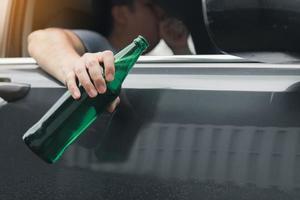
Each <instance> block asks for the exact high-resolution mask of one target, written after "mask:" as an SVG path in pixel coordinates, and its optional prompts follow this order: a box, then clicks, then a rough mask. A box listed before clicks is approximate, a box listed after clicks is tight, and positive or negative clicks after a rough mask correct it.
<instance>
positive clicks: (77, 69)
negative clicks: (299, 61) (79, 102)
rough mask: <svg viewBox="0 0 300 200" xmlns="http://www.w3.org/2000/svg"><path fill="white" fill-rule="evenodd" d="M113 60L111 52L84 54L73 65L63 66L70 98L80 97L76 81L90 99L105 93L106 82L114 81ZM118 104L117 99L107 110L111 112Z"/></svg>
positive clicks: (118, 100)
mask: <svg viewBox="0 0 300 200" xmlns="http://www.w3.org/2000/svg"><path fill="white" fill-rule="evenodd" d="M114 60H115V59H114V55H113V53H112V52H111V51H104V52H99V53H85V54H84V55H83V56H81V57H80V58H79V59H78V60H76V61H75V62H74V64H73V65H66V66H63V67H62V70H63V73H64V76H65V84H66V86H67V88H68V89H69V91H70V93H71V95H72V97H73V98H74V99H79V98H80V96H81V94H80V91H79V88H78V86H77V83H76V80H78V81H79V83H80V84H81V85H82V87H83V88H84V89H85V91H86V92H87V94H88V95H89V97H91V98H94V97H96V96H97V95H98V94H103V93H105V92H106V89H107V88H106V81H107V82H110V81H113V80H114V76H115V65H114ZM119 102H120V99H119V97H118V98H117V99H116V100H115V101H114V102H112V103H111V105H110V106H109V107H108V109H107V110H108V111H109V112H113V111H114V110H115V108H116V106H117V105H118V104H119Z"/></svg>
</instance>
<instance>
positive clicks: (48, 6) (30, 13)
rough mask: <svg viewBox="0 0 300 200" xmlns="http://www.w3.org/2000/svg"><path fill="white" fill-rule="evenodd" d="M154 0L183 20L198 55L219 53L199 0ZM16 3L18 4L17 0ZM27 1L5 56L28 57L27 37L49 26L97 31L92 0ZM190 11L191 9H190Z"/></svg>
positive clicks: (170, 13) (14, 27)
mask: <svg viewBox="0 0 300 200" xmlns="http://www.w3.org/2000/svg"><path fill="white" fill-rule="evenodd" d="M156 1H157V2H156V3H158V4H159V5H160V6H161V7H162V8H163V9H164V10H165V11H166V12H167V13H168V14H169V15H170V16H174V17H176V18H177V19H179V20H181V21H183V23H184V24H185V25H186V26H187V28H188V30H189V31H190V33H191V38H192V41H193V46H194V47H193V48H195V51H196V53H197V54H216V53H219V51H218V50H217V49H216V48H215V47H214V44H213V42H211V40H210V37H209V34H208V32H207V31H206V29H205V24H204V20H203V16H202V4H201V2H200V1H199V2H198V3H197V2H194V1H192V0H189V1H191V2H192V3H191V4H189V3H188V2H186V1H185V2H181V1H176V2H173V1H168V0H163V1H162V0H156ZM16 2H17V4H20V2H19V1H16ZM27 4H28V5H27V6H24V5H20V6H19V7H23V9H24V10H25V12H24V13H25V14H24V15H23V17H19V18H20V19H19V20H23V22H22V23H21V25H23V34H22V36H20V35H19V37H17V36H16V34H15V35H14V37H13V38H14V40H13V41H10V43H13V44H14V45H7V47H8V49H9V50H8V52H9V53H7V55H6V57H26V56H28V52H27V49H26V46H27V36H28V34H30V33H31V32H32V31H35V30H39V29H44V28H48V27H60V28H69V29H89V30H96V28H95V27H96V26H95V22H94V21H93V20H92V19H93V18H92V0H51V1H50V0H48V1H45V0H44V1H34V0H28V1H27ZM29 8H30V9H29ZM191 10H193V11H194V12H190V11H191ZM195 19H196V20H195ZM14 20H17V19H14ZM195 22H196V23H195ZM14 24H16V23H14ZM12 29H13V31H11V32H19V31H20V29H17V28H16V26H15V25H14V26H13V27H12ZM25 30H26V31H25ZM16 38H19V40H20V41H19V43H21V44H17V40H16ZM20 49H21V50H20Z"/></svg>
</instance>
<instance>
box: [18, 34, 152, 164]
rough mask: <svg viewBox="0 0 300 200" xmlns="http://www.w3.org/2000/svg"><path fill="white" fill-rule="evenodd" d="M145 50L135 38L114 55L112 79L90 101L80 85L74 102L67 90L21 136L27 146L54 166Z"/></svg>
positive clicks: (115, 93) (142, 41) (142, 42)
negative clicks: (77, 96)
mask: <svg viewBox="0 0 300 200" xmlns="http://www.w3.org/2000/svg"><path fill="white" fill-rule="evenodd" d="M147 47H148V43H147V41H146V40H145V39H144V38H143V37H142V36H138V37H137V38H136V39H135V40H134V41H133V42H132V43H131V44H130V45H128V46H127V47H126V48H124V49H123V50H121V51H120V52H119V53H118V54H116V55H115V78H114V80H113V81H112V82H108V83H107V91H106V93H104V94H102V95H98V96H97V97H96V98H89V96H88V94H87V93H86V92H85V90H84V88H83V87H82V86H80V87H79V89H80V92H81V98H80V99H79V100H74V99H73V98H72V96H71V94H70V93H69V91H67V92H66V93H65V94H64V95H63V96H62V97H61V98H60V99H59V100H58V101H57V102H56V103H55V104H54V105H53V106H52V107H51V108H50V110H49V111H48V112H47V113H46V114H45V115H44V116H43V117H42V118H41V119H40V120H39V121H38V122H37V123H36V124H35V125H34V126H33V127H31V128H30V129H29V130H28V131H27V132H26V133H25V134H24V136H23V140H24V142H25V143H26V144H27V146H28V147H29V148H30V149H31V150H32V151H33V152H34V153H36V154H37V155H38V156H39V157H40V158H42V159H43V160H45V161H46V162H48V163H55V162H56V161H57V160H58V159H59V158H60V157H61V156H62V154H63V152H64V151H65V149H66V148H67V147H68V146H69V145H70V144H72V143H73V142H74V140H76V138H78V137H79V136H80V135H81V134H82V133H83V132H84V131H85V130H86V129H87V128H88V127H89V126H90V125H91V123H93V122H94V121H95V119H96V118H97V116H99V115H101V113H103V112H104V111H105V110H106V108H107V106H108V105H109V104H110V103H111V102H112V101H113V100H114V99H115V98H116V97H118V95H119V93H120V90H121V86H122V83H123V81H124V79H125V78H126V76H127V75H128V73H129V71H130V69H131V68H132V67H133V65H134V64H135V63H136V61H137V59H138V58H139V56H140V55H141V54H142V53H143V52H144V51H145V49H146V48H147Z"/></svg>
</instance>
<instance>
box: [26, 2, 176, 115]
mask: <svg viewBox="0 0 300 200" xmlns="http://www.w3.org/2000/svg"><path fill="white" fill-rule="evenodd" d="M101 2H102V3H103V2H106V3H107V4H106V6H105V9H102V12H101V11H100V12H99V13H100V14H102V16H104V17H105V16H108V17H109V18H106V19H102V18H101V19H95V20H99V21H101V22H108V23H106V25H110V26H109V27H108V28H107V27H106V30H105V31H102V32H103V35H99V34H97V33H95V32H91V31H82V30H73V31H71V30H65V29H56V28H50V29H45V30H39V31H36V32H33V33H32V34H30V35H29V37H28V50H29V53H30V55H31V56H32V57H33V58H35V59H36V60H37V62H38V63H39V65H40V66H41V67H42V68H43V69H44V70H45V71H47V72H48V73H49V74H51V75H53V76H54V77H55V78H57V79H58V80H59V81H61V82H62V83H64V84H65V85H66V86H67V87H68V89H69V91H70V93H71V95H72V96H73V98H75V99H78V98H80V95H81V94H80V91H79V89H78V86H77V84H76V79H78V81H79V82H80V83H81V85H82V86H83V87H84V89H85V90H86V92H87V93H88V95H89V96H90V97H91V98H93V97H96V96H97V95H98V94H103V93H104V92H105V91H106V84H105V81H108V82H109V81H112V80H113V79H114V72H115V69H114V56H113V52H117V51H119V50H120V49H122V48H123V47H125V46H126V45H127V44H129V43H130V42H131V41H132V40H133V39H134V38H135V37H136V36H137V35H143V36H144V37H146V39H147V40H148V41H149V44H150V46H149V49H148V50H149V51H150V50H151V49H153V48H154V47H155V46H156V44H157V43H158V42H159V41H160V31H159V27H160V22H161V20H162V18H163V15H164V13H163V11H162V10H161V9H160V8H159V7H158V6H156V5H154V4H153V3H152V1H151V0H111V1H108V0H106V1H104V0H102V1H101V0H100V1H99V0H94V3H95V5H94V7H95V8H100V7H97V6H100V5H98V3H101ZM107 6H108V7H107ZM96 10H97V9H96ZM105 11H106V12H105ZM107 11H110V12H107ZM96 16H97V15H96ZM103 25H105V23H104V24H103V23H102V24H101V23H100V24H99V26H100V28H101V26H103ZM175 46H176V45H175ZM86 52H90V53H86ZM100 63H103V66H100ZM102 67H103V68H104V71H105V77H106V80H104V78H103V76H102V72H103V68H102ZM119 101H120V99H119V98H117V99H116V100H115V101H114V102H113V103H112V105H111V106H110V107H109V108H108V110H109V111H113V110H114V109H115V107H116V105H117V104H118V103H119Z"/></svg>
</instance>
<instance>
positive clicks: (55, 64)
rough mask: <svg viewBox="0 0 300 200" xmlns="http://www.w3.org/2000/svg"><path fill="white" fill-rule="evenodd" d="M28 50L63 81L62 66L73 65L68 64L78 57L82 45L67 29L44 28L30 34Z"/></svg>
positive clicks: (46, 69)
mask: <svg viewBox="0 0 300 200" xmlns="http://www.w3.org/2000/svg"><path fill="white" fill-rule="evenodd" d="M28 51H29V53H30V55H31V56H32V57H33V58H34V59H36V61H37V62H38V64H39V65H40V66H41V67H42V68H43V69H44V70H45V71H47V72H48V73H49V74H51V75H52V76H54V77H55V78H57V79H58V80H59V81H61V82H63V83H64V82H65V75H64V71H63V70H64V68H65V67H73V66H69V65H71V63H74V60H76V59H80V56H81V55H82V54H83V53H84V47H83V45H82V44H81V42H80V40H79V39H78V38H77V37H74V36H72V35H71V34H70V33H69V32H68V31H65V30H62V29H46V30H40V31H36V32H33V33H32V34H30V36H29V37H28Z"/></svg>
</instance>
